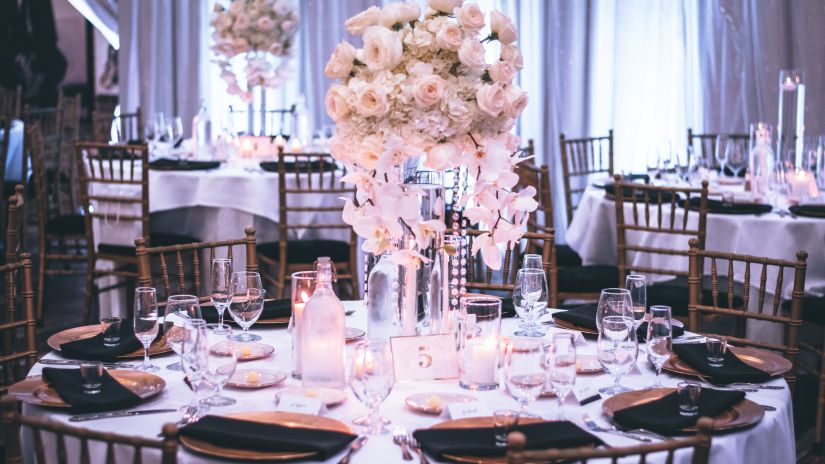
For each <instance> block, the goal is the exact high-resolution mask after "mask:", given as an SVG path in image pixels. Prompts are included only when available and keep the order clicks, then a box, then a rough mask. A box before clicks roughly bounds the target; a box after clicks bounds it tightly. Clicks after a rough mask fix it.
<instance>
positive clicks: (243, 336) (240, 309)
mask: <svg viewBox="0 0 825 464" xmlns="http://www.w3.org/2000/svg"><path fill="white" fill-rule="evenodd" d="M229 288H230V289H231V293H232V300H231V303H230V304H229V314H230V315H231V316H232V319H234V320H235V322H236V323H237V324H238V325H239V326H241V329H243V332H241V333H240V334H238V335H233V336H232V340H235V341H238V342H256V341H258V340H260V339H261V337H259V336H258V335H254V334H251V333H249V327H251V326H252V324H254V323H255V321H257V320H258V318H259V317H261V313H262V312H263V307H264V296H265V294H266V292H265V291H264V290H263V287H262V285H261V275H260V274H259V273H257V272H246V271H241V272H233V273H232V279H231V281H230V284H229Z"/></svg>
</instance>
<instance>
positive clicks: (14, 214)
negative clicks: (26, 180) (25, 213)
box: [3, 184, 24, 263]
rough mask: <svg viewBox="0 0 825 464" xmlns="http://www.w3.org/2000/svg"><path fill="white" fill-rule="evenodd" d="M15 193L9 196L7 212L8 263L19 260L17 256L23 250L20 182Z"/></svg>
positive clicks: (5, 244)
mask: <svg viewBox="0 0 825 464" xmlns="http://www.w3.org/2000/svg"><path fill="white" fill-rule="evenodd" d="M14 190H15V192H14V195H12V196H10V197H9V200H8V201H9V207H8V213H7V214H6V236H5V243H4V244H3V245H4V249H5V252H6V255H5V258H6V263H13V262H15V261H17V257H18V256H19V255H20V253H21V252H22V250H23V247H22V246H21V242H22V240H21V237H22V236H23V230H24V228H23V226H24V224H23V221H22V219H21V217H20V214H19V213H20V206H22V204H23V198H24V196H23V186H22V185H20V184H18V185H16V186H15V187H14Z"/></svg>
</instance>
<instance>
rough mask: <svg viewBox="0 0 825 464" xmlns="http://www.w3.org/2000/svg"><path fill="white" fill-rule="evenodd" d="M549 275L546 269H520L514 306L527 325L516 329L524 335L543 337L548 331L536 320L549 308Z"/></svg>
mask: <svg viewBox="0 0 825 464" xmlns="http://www.w3.org/2000/svg"><path fill="white" fill-rule="evenodd" d="M547 293H548V292H547V277H546V276H545V274H544V269H519V271H518V274H516V285H515V287H514V288H513V306H515V308H516V312H517V313H518V315H519V317H520V318H521V319H522V320H524V321H525V322H526V324H525V327H523V328H522V329H519V330H517V331H515V333H514V335H518V336H522V337H543V336H544V334H545V333H546V332H545V331H544V330H542V329H541V327H539V325H538V324H536V320H537V319H538V318H539V317H541V315H542V314H544V312H545V311H546V310H547Z"/></svg>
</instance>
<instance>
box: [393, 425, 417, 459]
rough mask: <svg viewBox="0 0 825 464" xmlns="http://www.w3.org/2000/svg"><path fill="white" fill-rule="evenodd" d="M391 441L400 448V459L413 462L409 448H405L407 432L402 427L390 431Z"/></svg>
mask: <svg viewBox="0 0 825 464" xmlns="http://www.w3.org/2000/svg"><path fill="white" fill-rule="evenodd" d="M392 441H393V443H395V444H396V445H398V446H400V447H401V453H402V454H401V457H402V458H403V459H404V460H405V461H412V460H413V457H412V454H411V453H410V448H409V447H408V446H407V431H406V430H404V428H403V427H396V428H394V429H393V430H392Z"/></svg>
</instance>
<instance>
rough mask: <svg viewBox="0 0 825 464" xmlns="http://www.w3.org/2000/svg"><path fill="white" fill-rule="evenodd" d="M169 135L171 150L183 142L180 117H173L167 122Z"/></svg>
mask: <svg viewBox="0 0 825 464" xmlns="http://www.w3.org/2000/svg"><path fill="white" fill-rule="evenodd" d="M169 135H170V136H171V138H172V139H171V143H172V147H171V148H177V147H178V145H179V144H180V143H181V142H182V141H183V121H182V120H181V118H180V116H175V117H173V118H172V120H171V121H169Z"/></svg>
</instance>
